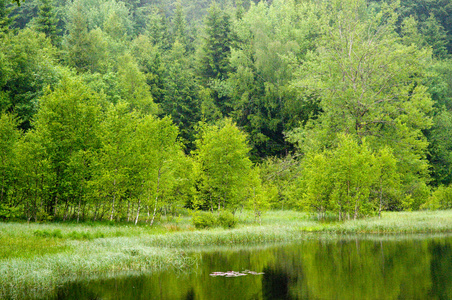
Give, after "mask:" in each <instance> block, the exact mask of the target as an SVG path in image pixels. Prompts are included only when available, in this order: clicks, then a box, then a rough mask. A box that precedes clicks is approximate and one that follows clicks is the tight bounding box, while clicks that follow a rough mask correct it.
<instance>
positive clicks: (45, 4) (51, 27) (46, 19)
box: [36, 0, 60, 46]
mask: <svg viewBox="0 0 452 300" xmlns="http://www.w3.org/2000/svg"><path fill="white" fill-rule="evenodd" d="M57 23H58V20H57V18H56V14H55V11H54V10H53V6H52V3H51V0H41V1H40V6H39V12H38V17H37V18H36V30H37V31H40V32H43V33H44V34H45V35H46V36H47V37H48V38H50V40H51V41H52V44H53V45H54V46H57V45H59V43H60V37H59V36H58V34H59V32H60V30H59V29H58V28H57Z"/></svg>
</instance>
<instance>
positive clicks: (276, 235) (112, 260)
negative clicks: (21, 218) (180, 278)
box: [0, 210, 452, 298]
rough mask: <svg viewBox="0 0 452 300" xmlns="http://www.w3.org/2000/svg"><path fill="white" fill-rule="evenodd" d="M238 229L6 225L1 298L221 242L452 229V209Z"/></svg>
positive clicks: (189, 255) (270, 219) (187, 262)
mask: <svg viewBox="0 0 452 300" xmlns="http://www.w3.org/2000/svg"><path fill="white" fill-rule="evenodd" d="M237 217H238V219H239V223H238V224H237V226H236V228H234V229H223V228H220V227H216V228H211V229H204V230H196V229H195V228H194V227H193V226H192V225H191V222H190V221H191V220H190V217H189V216H186V217H182V218H179V219H177V220H175V219H173V220H171V221H165V220H164V219H163V220H160V222H159V223H158V224H156V225H154V226H153V227H150V226H149V225H138V226H134V225H130V224H129V225H127V224H111V223H80V224H77V223H51V224H45V223H44V224H38V223H0V287H1V289H0V298H24V297H31V296H30V293H32V295H33V297H35V296H37V297H39V295H45V293H46V292H48V291H49V290H52V289H54V288H55V287H57V286H59V285H61V284H63V283H65V282H68V281H72V280H79V279H92V278H103V277H109V276H119V275H121V274H129V273H152V272H156V271H161V270H165V269H176V270H183V269H185V268H188V267H190V266H192V265H193V264H197V263H198V256H197V254H196V253H199V251H202V250H203V249H208V248H211V247H215V246H234V247H239V246H240V247H246V246H256V245H264V244H269V243H278V242H279V243H281V242H294V241H302V240H306V239H337V238H338V237H341V236H343V235H345V236H346V235H351V234H367V235H368V234H375V235H376V236H380V235H381V234H387V235H393V236H398V235H406V234H411V233H446V232H452V211H450V210H447V211H435V212H428V211H426V212H385V213H384V214H383V215H382V217H381V218H378V217H374V218H368V219H361V220H350V221H345V222H336V221H329V222H328V221H318V220H316V218H315V217H313V216H311V215H308V214H306V213H300V212H294V211H270V212H268V213H267V214H265V215H264V216H263V218H262V222H261V224H257V223H255V222H254V219H253V215H252V213H251V212H242V213H239V214H238V215H237Z"/></svg>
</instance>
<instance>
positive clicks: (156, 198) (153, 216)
mask: <svg viewBox="0 0 452 300" xmlns="http://www.w3.org/2000/svg"><path fill="white" fill-rule="evenodd" d="M161 171H162V168H159V171H158V175H157V193H156V195H155V202H154V213H153V214H152V220H151V224H150V225H151V226H152V225H153V224H154V220H155V213H156V211H157V201H158V199H159V192H160V175H161V174H162V173H161Z"/></svg>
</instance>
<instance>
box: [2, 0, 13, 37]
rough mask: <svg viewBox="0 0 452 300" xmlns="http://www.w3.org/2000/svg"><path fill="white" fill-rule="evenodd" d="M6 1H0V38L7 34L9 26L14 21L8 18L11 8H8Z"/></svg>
mask: <svg viewBox="0 0 452 300" xmlns="http://www.w3.org/2000/svg"><path fill="white" fill-rule="evenodd" d="M8 4H9V1H8V0H0V36H1V35H2V34H5V33H8V31H9V30H10V28H9V27H10V26H11V25H12V24H13V21H14V19H13V18H10V17H9V14H10V13H11V8H8V7H7V6H8Z"/></svg>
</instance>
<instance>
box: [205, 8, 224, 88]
mask: <svg viewBox="0 0 452 300" xmlns="http://www.w3.org/2000/svg"><path fill="white" fill-rule="evenodd" d="M205 25H206V28H205V34H206V36H205V39H204V46H203V48H202V52H203V53H202V57H201V76H202V77H203V78H204V79H205V80H206V81H209V80H214V79H220V80H223V79H226V78H227V74H228V71H229V55H230V53H231V36H230V35H231V21H230V18H229V15H228V14H227V13H225V12H224V11H222V10H221V9H220V8H219V7H218V6H217V5H216V4H215V3H214V4H213V5H212V6H211V7H210V9H209V14H208V15H207V18H206V21H205Z"/></svg>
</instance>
